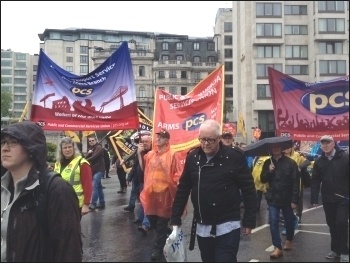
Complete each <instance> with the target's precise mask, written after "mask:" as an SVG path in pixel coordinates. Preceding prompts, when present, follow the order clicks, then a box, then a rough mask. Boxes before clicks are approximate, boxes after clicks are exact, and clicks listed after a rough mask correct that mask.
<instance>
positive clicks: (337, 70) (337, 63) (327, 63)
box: [320, 60, 346, 76]
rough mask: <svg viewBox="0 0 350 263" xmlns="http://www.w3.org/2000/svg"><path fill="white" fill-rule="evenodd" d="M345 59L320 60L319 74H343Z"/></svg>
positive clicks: (344, 72)
mask: <svg viewBox="0 0 350 263" xmlns="http://www.w3.org/2000/svg"><path fill="white" fill-rule="evenodd" d="M345 74H346V61H345V60H320V76H322V75H345Z"/></svg>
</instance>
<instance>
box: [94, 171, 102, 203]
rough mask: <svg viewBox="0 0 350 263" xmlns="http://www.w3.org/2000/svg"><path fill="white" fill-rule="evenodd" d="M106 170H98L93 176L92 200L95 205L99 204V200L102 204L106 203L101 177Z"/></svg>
mask: <svg viewBox="0 0 350 263" xmlns="http://www.w3.org/2000/svg"><path fill="white" fill-rule="evenodd" d="M104 174H105V173H104V172H102V171H98V172H95V173H94V174H93V177H92V200H91V203H92V204H93V205H96V204H97V201H99V203H100V204H105V195H104V193H103V189H102V184H101V179H102V177H103V176H104Z"/></svg>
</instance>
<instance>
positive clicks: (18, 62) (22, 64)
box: [16, 61, 27, 68]
mask: <svg viewBox="0 0 350 263" xmlns="http://www.w3.org/2000/svg"><path fill="white" fill-rule="evenodd" d="M26 67H27V65H26V63H25V62H20V61H16V68H26Z"/></svg>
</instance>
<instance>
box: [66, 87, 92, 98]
mask: <svg viewBox="0 0 350 263" xmlns="http://www.w3.org/2000/svg"><path fill="white" fill-rule="evenodd" d="M70 91H71V92H72V93H73V94H74V95H75V96H78V97H86V96H88V95H91V94H92V92H93V91H94V89H93V88H92V87H88V88H78V87H71V88H70Z"/></svg>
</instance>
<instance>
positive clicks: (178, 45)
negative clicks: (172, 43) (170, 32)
mask: <svg viewBox="0 0 350 263" xmlns="http://www.w3.org/2000/svg"><path fill="white" fill-rule="evenodd" d="M176 50H182V43H180V42H179V43H176Z"/></svg>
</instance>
